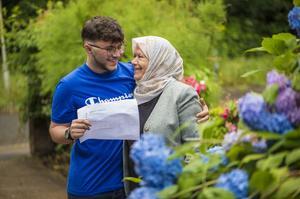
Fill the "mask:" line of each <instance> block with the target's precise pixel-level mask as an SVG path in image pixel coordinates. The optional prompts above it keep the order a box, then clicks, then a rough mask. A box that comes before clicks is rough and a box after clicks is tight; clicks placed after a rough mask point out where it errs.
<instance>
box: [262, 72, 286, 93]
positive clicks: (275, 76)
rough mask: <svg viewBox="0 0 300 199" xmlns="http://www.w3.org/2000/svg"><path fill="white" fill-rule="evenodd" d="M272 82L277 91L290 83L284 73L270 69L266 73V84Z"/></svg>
mask: <svg viewBox="0 0 300 199" xmlns="http://www.w3.org/2000/svg"><path fill="white" fill-rule="evenodd" d="M272 84H277V85H278V86H279V91H281V90H284V89H285V88H286V87H288V86H290V84H291V83H290V81H289V79H288V78H287V77H286V76H285V75H282V74H279V73H278V72H277V71H276V70H272V71H270V72H268V74H267V85H272Z"/></svg>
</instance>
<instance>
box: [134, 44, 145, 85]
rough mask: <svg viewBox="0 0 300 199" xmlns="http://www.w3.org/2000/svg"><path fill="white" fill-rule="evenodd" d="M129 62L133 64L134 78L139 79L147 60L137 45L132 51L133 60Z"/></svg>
mask: <svg viewBox="0 0 300 199" xmlns="http://www.w3.org/2000/svg"><path fill="white" fill-rule="evenodd" d="M131 62H132V64H133V66H134V79H135V80H136V81H139V80H141V79H142V78H143V76H144V74H145V72H146V69H147V67H148V64H149V60H148V59H147V58H146V56H145V55H144V53H143V52H142V50H141V49H140V48H139V47H138V46H137V47H136V48H135V49H134V51H133V60H132V61H131Z"/></svg>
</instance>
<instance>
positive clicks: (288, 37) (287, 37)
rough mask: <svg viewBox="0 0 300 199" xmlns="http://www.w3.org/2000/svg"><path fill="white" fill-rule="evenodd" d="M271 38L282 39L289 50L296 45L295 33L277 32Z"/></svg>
mask: <svg viewBox="0 0 300 199" xmlns="http://www.w3.org/2000/svg"><path fill="white" fill-rule="evenodd" d="M272 39H276V40H281V41H284V43H285V44H286V46H287V47H288V48H289V49H290V50H294V49H295V48H296V46H297V39H296V37H295V35H293V34H290V33H278V34H275V35H273V36H272Z"/></svg>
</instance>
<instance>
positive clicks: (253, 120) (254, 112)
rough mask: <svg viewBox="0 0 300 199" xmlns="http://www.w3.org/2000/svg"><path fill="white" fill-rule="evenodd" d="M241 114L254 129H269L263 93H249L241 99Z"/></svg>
mask: <svg viewBox="0 0 300 199" xmlns="http://www.w3.org/2000/svg"><path fill="white" fill-rule="evenodd" d="M239 115H240V118H242V119H243V121H244V122H245V124H247V125H248V126H249V127H250V128H251V129H253V130H258V131H259V130H267V129H268V128H267V127H268V124H267V123H266V122H265V121H266V120H265V118H267V117H268V113H267V105H266V103H265V102H264V99H263V97H262V96H261V95H258V94H255V93H247V94H246V95H245V96H244V97H242V98H240V100H239Z"/></svg>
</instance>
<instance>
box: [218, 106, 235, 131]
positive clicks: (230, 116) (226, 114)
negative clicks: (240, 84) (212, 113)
mask: <svg viewBox="0 0 300 199" xmlns="http://www.w3.org/2000/svg"><path fill="white" fill-rule="evenodd" d="M220 116H221V117H222V118H223V119H224V120H225V127H226V128H227V129H228V130H229V132H232V131H236V130H237V123H238V121H239V116H238V111H237V102H236V101H229V102H228V103H227V105H226V107H225V109H224V110H223V112H222V113H221V114H220Z"/></svg>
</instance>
